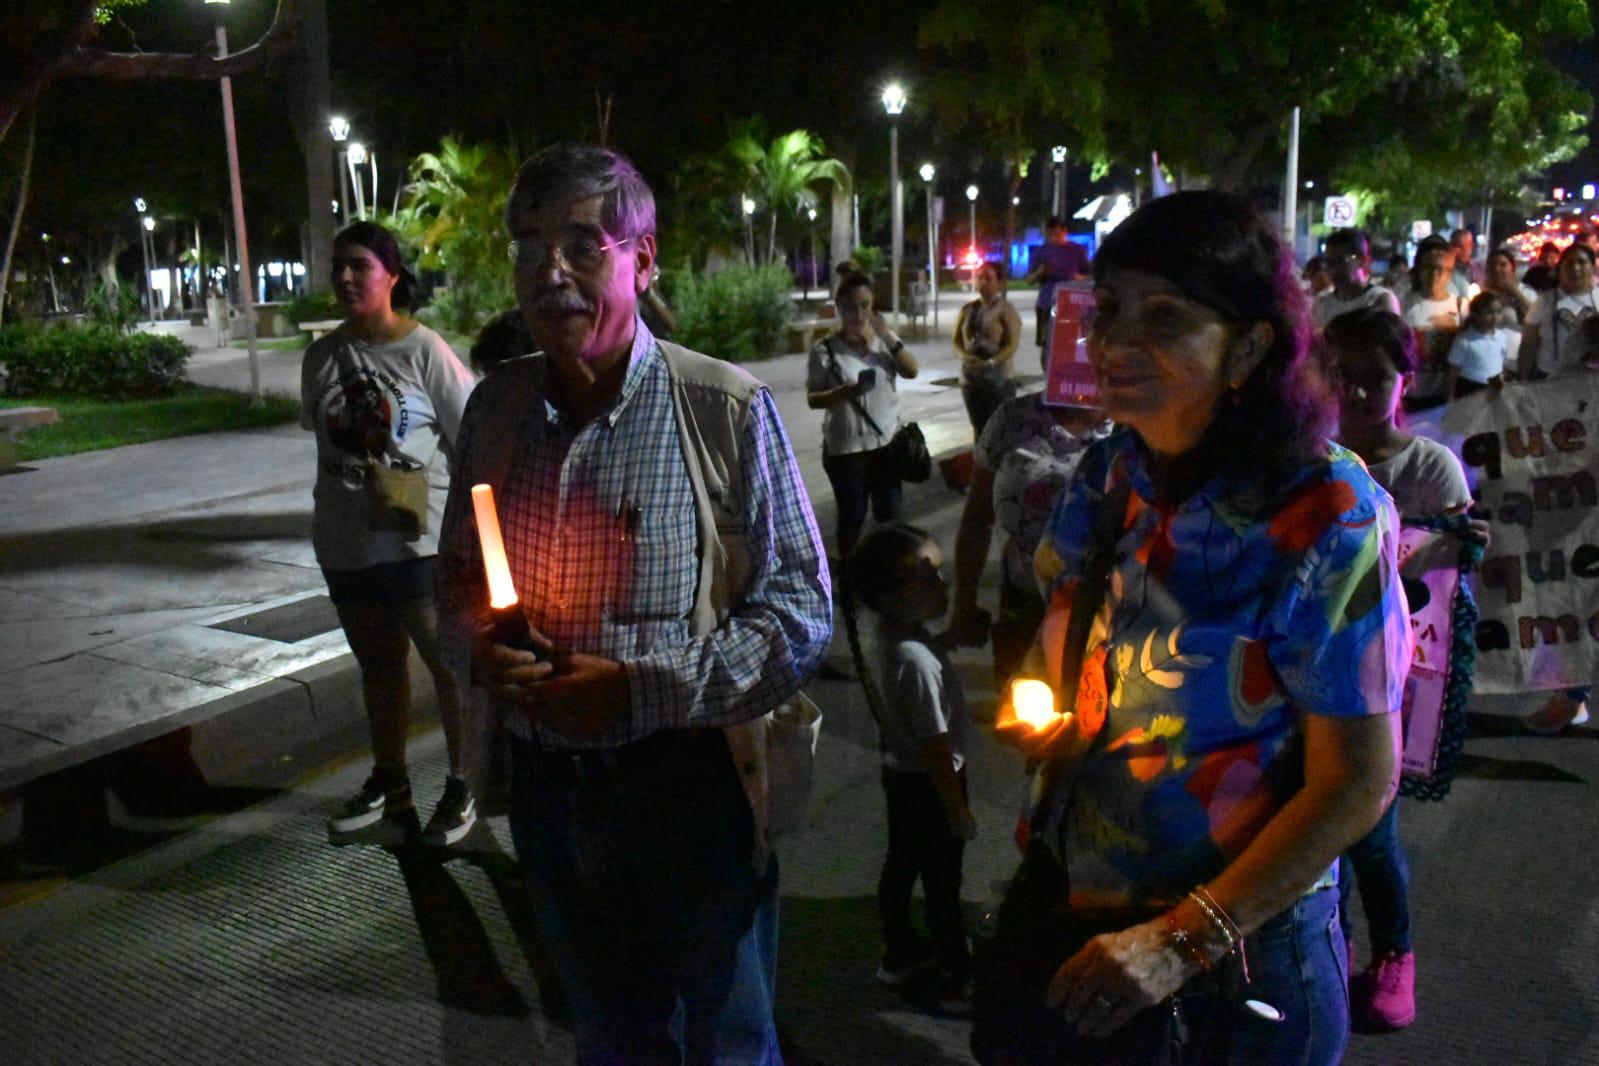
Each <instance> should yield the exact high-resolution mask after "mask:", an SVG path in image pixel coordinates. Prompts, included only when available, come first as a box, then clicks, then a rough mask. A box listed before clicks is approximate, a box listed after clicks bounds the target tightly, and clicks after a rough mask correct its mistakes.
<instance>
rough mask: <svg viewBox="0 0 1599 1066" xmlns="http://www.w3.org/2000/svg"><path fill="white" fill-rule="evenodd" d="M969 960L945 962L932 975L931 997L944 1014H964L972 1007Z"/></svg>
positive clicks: (970, 966)
mask: <svg viewBox="0 0 1599 1066" xmlns="http://www.w3.org/2000/svg"><path fill="white" fill-rule="evenodd" d="M972 991H973V990H972V965H971V962H970V961H969V960H968V961H965V962H945V963H943V964H941V965H940V966H939V967H938V972H937V973H936V974H934V976H933V999H934V1001H935V1002H936V1003H937V1004H938V1009H939V1010H941V1011H943V1012H944V1013H945V1014H966V1013H968V1012H969V1011H970V1010H971V1009H972Z"/></svg>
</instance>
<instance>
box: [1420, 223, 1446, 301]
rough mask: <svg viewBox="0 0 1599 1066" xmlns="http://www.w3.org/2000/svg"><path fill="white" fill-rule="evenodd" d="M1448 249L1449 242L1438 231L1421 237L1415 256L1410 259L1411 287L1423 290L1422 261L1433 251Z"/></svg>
mask: <svg viewBox="0 0 1599 1066" xmlns="http://www.w3.org/2000/svg"><path fill="white" fill-rule="evenodd" d="M1447 251H1449V242H1448V241H1446V240H1444V239H1443V238H1442V237H1440V236H1438V235H1437V234H1436V233H1434V234H1432V235H1431V236H1428V237H1423V238H1422V239H1421V241H1420V242H1419V243H1418V244H1417V245H1416V255H1415V258H1413V259H1412V260H1411V261H1410V285H1411V288H1413V289H1415V290H1416V291H1417V292H1421V291H1422V287H1421V261H1422V260H1423V259H1425V258H1427V256H1429V255H1431V254H1432V253H1433V252H1447Z"/></svg>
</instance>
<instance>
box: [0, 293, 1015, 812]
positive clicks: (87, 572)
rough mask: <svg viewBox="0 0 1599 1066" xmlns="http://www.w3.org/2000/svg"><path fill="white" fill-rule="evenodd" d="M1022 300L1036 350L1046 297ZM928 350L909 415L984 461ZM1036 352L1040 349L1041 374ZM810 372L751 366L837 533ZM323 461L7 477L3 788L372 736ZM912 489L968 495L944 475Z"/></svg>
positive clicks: (240, 767) (225, 365)
mask: <svg viewBox="0 0 1599 1066" xmlns="http://www.w3.org/2000/svg"><path fill="white" fill-rule="evenodd" d="M1017 303H1018V306H1019V307H1020V308H1022V309H1023V310H1024V314H1027V317H1028V318H1029V321H1028V322H1027V323H1026V328H1027V337H1028V338H1030V337H1031V324H1030V313H1028V308H1029V307H1030V304H1031V300H1030V298H1027V297H1025V295H1024V296H1023V297H1022V298H1020V299H1018V301H1017ZM943 305H944V306H943V311H944V322H945V324H946V327H947V325H948V324H950V323H953V320H954V307H955V306H958V304H957V302H956V301H955V299H954V298H953V297H951V296H950V295H948V294H946V295H945V296H944V298H943ZM154 328H155V329H158V330H159V331H161V332H166V333H172V334H175V335H177V336H180V337H182V338H183V339H185V340H186V341H188V342H189V343H190V344H192V345H194V346H195V348H196V351H195V353H194V355H193V356H192V357H191V358H190V362H189V366H188V374H189V377H190V378H191V380H193V381H195V382H197V383H200V384H205V385H209V386H213V387H220V388H227V389H232V390H236V391H241V392H246V391H248V390H249V381H250V377H249V365H248V356H247V353H246V352H245V350H244V349H243V348H242V347H239V346H236V345H235V346H230V347H220V348H219V347H215V346H214V344H213V337H212V333H211V331H210V330H209V329H206V328H205V327H192V326H188V325H187V324H185V323H159V324H157V325H156V326H155V327H154ZM910 346H911V349H912V351H913V352H914V353H915V355H916V357H917V359H918V360H919V361H920V362H921V363H922V364H923V371H922V373H921V375H920V376H919V377H918V378H917V379H916V380H913V381H908V382H902V383H901V386H900V391H901V395H902V403H903V407H904V409H905V411H906V413H907V416H908V417H911V418H915V419H917V420H919V421H920V422H921V424H922V427H923V429H924V431H925V432H926V434H927V438H928V443H929V446H930V448H931V449H932V450H933V452H934V454H938V453H939V452H941V451H948V450H953V449H957V448H961V447H965V446H969V444H970V440H971V434H970V428H969V425H968V423H967V420H966V415H965V411H964V408H963V406H962V404H961V400H960V394H959V389H958V388H957V387H955V385H956V382H955V378H956V375H957V363H956V362H955V356H954V352H953V350H952V349H951V347H950V344H949V341H948V339H947V337H944V338H931V339H923V340H914V339H913V340H912V341H911V344H910ZM1035 351H1036V349H1033V348H1032V347H1031V345H1030V343H1024V346H1023V355H1022V358H1023V360H1024V361H1025V360H1026V359H1027V358H1028V356H1027V353H1031V352H1035ZM301 354H302V353H301V352H300V351H261V352H260V354H259V358H260V367H261V382H262V388H263V390H264V391H267V392H275V393H282V394H287V395H291V396H293V395H298V392H299V367H300V359H301ZM461 354H463V356H464V354H465V353H461ZM805 367H806V357H805V356H804V355H784V356H779V357H776V358H772V359H769V360H765V361H762V362H760V363H757V364H753V365H752V366H751V367H750V369H751V370H752V371H753V372H754V373H755V374H756V375H757V376H758V377H760V378H761V379H762V380H764V381H766V382H767V383H768V384H769V385H770V386H771V387H772V390H773V392H774V394H775V396H776V397H777V401H778V406H779V408H780V410H781V412H782V416H783V419H784V422H785V425H786V427H787V429H788V432H789V434H790V436H791V438H792V440H793V445H794V450H795V452H796V454H797V455H798V457H799V460H800V465H801V468H802V471H803V474H804V477H805V481H806V484H807V486H808V487H809V489H810V493H811V497H812V500H813V501H814V503H815V504H816V507H817V510H818V517H819V519H820V521H821V523H822V527H823V529H824V531H830V530H831V528H832V524H833V505H832V498H831V492H830V490H829V488H828V482H827V478H826V476H825V474H824V473H823V471H822V466H821V444H820V437H821V414H820V412H816V411H812V410H810V409H809V408H808V407H807V406H806V404H805V388H804V385H805ZM1024 369H1031V368H1030V367H1024ZM314 466H315V445H314V442H313V440H312V438H311V436H310V434H307V433H305V432H303V431H302V430H300V429H299V428H298V427H297V426H293V425H289V426H281V427H276V428H273V429H265V430H253V431H248V432H238V433H213V434H206V435H203V436H195V437H183V438H177V439H172V440H164V441H156V442H152V443H149V444H140V445H133V446H129V447H123V448H115V449H110V450H106V451H100V452H90V453H85V454H82V455H75V456H69V457H65V458H60V459H48V460H41V461H37V462H33V463H29V464H27V465H26V466H24V467H23V468H21V469H19V470H18V471H17V472H15V473H13V474H10V475H8V476H5V477H0V593H3V602H0V791H4V790H8V789H13V788H15V787H17V786H19V785H20V784H22V783H24V782H27V781H29V780H31V779H34V778H37V777H40V776H42V775H44V774H47V773H50V772H53V771H57V770H62V769H66V768H68V767H71V766H75V765H77V764H80V763H83V762H85V761H86V760H88V759H91V758H94V757H96V756H100V755H104V754H107V753H110V752H114V751H117V750H120V749H123V748H126V747H128V746H129V745H132V744H135V743H137V742H139V741H142V740H146V739H149V738H152V737H156V736H159V735H162V734H164V733H167V732H170V731H171V730H173V729H176V728H179V727H182V726H195V727H197V731H196V733H195V736H194V747H195V757H196V759H197V761H198V762H199V765H200V767H201V769H202V770H204V771H206V772H207V775H208V778H210V777H213V776H216V777H218V778H230V777H237V776H239V775H243V776H244V777H245V778H248V777H249V776H250V770H251V768H252V766H253V765H255V764H272V765H277V766H278V768H279V769H280V770H281V769H282V767H281V765H280V764H282V763H283V762H284V761H286V760H292V759H294V758H296V757H297V756H296V751H297V750H298V747H299V746H301V745H303V743H304V741H305V740H306V739H307V738H314V737H317V736H320V735H322V734H325V733H328V732H330V731H335V730H347V729H350V728H351V727H352V726H354V725H358V724H359V722H360V721H361V720H362V719H361V710H360V707H359V699H358V692H357V678H356V675H355V671H354V664H353V661H352V660H351V658H350V656H349V652H348V648H347V646H346V644H345V642H344V638H343V635H342V633H341V632H340V631H339V629H338V625H337V621H336V618H335V617H334V614H333V610H332V606H331V604H330V603H329V602H328V601H327V598H326V594H325V588H324V584H323V580H322V575H321V572H320V570H319V569H318V568H317V565H316V561H315V558H314V556H313V553H312V550H311V545H310V522H311V484H312V471H313V469H314ZM912 492H913V494H914V493H926V494H928V496H927V499H928V501H930V502H936V501H937V500H938V499H940V498H945V497H949V496H950V494H949V493H948V490H947V489H945V488H943V487H942V486H941V485H939V484H937V482H936V478H935V482H932V483H929V484H928V485H926V486H920V487H914V488H913V489H912ZM414 665H415V664H414ZM427 688H428V687H427V686H426V685H422V686H419V691H427Z"/></svg>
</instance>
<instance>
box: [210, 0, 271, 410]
mask: <svg viewBox="0 0 1599 1066" xmlns="http://www.w3.org/2000/svg"><path fill="white" fill-rule="evenodd" d="M205 2H206V4H207V6H212V5H215V6H221V7H226V6H227V4H228V2H229V0H205ZM227 54H228V28H227V26H226V25H224V24H223V21H222V18H221V17H220V14H219V16H218V18H217V58H218V59H221V58H223V57H224V56H226V55H227ZM221 80H222V130H223V133H224V135H225V136H226V138H227V142H228V185H229V187H230V188H231V190H232V193H233V232H234V234H235V236H236V239H237V241H238V245H239V282H240V289H241V292H240V294H239V295H240V298H241V299H240V303H239V307H240V309H241V310H242V311H243V312H244V337H245V344H246V346H247V347H248V349H249V353H250V401H251V403H252V404H255V405H259V404H260V403H261V355H260V352H259V351H258V350H257V348H256V342H255V275H254V274H252V273H251V272H250V242H249V240H248V239H247V238H246V237H245V233H244V185H243V183H242V182H240V181H239V135H238V131H237V130H235V128H234V125H233V79H232V78H230V77H227V76H223V78H222V79H221Z"/></svg>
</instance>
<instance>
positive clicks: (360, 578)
mask: <svg viewBox="0 0 1599 1066" xmlns="http://www.w3.org/2000/svg"><path fill="white" fill-rule="evenodd" d="M438 558H439V557H438V556H437V555H426V556H423V557H421V558H419V559H401V560H400V561H399V562H395V563H377V564H376V565H374V566H363V567H362V568H361V569H359V570H329V569H328V568H327V567H325V566H324V567H323V568H322V576H323V577H324V578H326V579H327V583H328V598H329V599H331V600H332V601H333V602H334V603H410V602H412V601H414V600H428V601H430V602H431V601H432V599H433V575H434V573H435V571H436V570H437V569H438V566H437V563H438Z"/></svg>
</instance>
